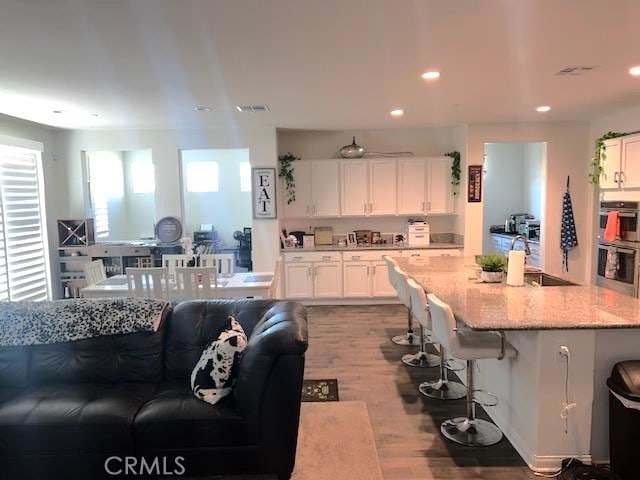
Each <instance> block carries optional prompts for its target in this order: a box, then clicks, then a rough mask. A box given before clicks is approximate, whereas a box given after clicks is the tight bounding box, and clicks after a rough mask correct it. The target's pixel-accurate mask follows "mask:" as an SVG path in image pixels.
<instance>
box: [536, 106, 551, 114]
mask: <svg viewBox="0 0 640 480" xmlns="http://www.w3.org/2000/svg"><path fill="white" fill-rule="evenodd" d="M549 110H551V107H550V106H549V105H540V106H539V107H536V112H540V113H544V112H548V111H549Z"/></svg>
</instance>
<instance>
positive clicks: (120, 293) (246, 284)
mask: <svg viewBox="0 0 640 480" xmlns="http://www.w3.org/2000/svg"><path fill="white" fill-rule="evenodd" d="M272 283H273V272H236V273H228V274H224V273H222V274H218V277H217V288H216V293H215V298H254V297H261V298H269V297H270V291H271V286H272ZM177 292H178V289H177V287H176V285H175V283H173V282H171V281H170V282H169V297H170V298H171V299H177ZM80 296H81V297H83V298H113V297H127V296H129V287H128V286H127V276H126V275H114V276H112V277H109V278H107V279H105V280H102V281H100V282H97V283H95V284H93V285H89V286H87V287H84V288H82V289H80Z"/></svg>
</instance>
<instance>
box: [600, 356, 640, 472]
mask: <svg viewBox="0 0 640 480" xmlns="http://www.w3.org/2000/svg"><path fill="white" fill-rule="evenodd" d="M607 386H608V387H609V460H610V462H611V471H613V472H615V473H617V474H618V476H620V478H621V479H622V480H637V479H638V478H640V477H639V474H638V471H639V468H640V360H626V361H624V362H618V363H616V364H615V365H614V366H613V369H612V371H611V376H610V377H609V378H608V379H607Z"/></svg>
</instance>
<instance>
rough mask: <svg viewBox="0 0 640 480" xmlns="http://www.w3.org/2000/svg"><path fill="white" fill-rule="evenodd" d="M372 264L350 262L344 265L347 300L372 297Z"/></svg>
mask: <svg viewBox="0 0 640 480" xmlns="http://www.w3.org/2000/svg"><path fill="white" fill-rule="evenodd" d="M370 269H371V262H364V261H349V262H344V263H343V264H342V271H343V275H344V296H345V298H370V297H371V278H370V275H369V273H370Z"/></svg>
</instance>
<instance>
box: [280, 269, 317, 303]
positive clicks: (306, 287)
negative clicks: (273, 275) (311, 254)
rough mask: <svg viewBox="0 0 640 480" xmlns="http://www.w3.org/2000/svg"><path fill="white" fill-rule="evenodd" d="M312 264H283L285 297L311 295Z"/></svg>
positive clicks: (310, 296)
mask: <svg viewBox="0 0 640 480" xmlns="http://www.w3.org/2000/svg"><path fill="white" fill-rule="evenodd" d="M312 266H313V264H311V263H308V262H300V263H285V264H284V276H285V294H286V298H312V297H313V280H312V270H311V268H312Z"/></svg>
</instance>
